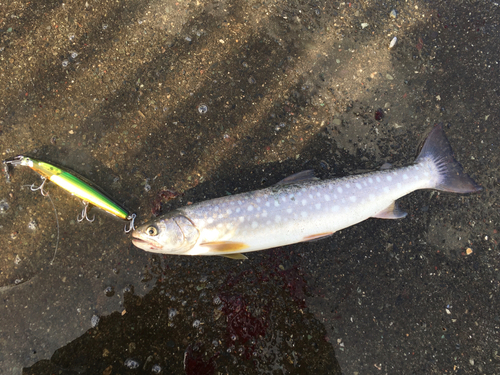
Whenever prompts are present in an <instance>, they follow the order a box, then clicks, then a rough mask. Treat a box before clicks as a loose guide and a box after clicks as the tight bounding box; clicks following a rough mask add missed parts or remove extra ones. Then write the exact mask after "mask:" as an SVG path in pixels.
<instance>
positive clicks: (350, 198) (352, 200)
mask: <svg viewBox="0 0 500 375" xmlns="http://www.w3.org/2000/svg"><path fill="white" fill-rule="evenodd" d="M349 200H350V201H351V202H352V203H354V202H356V200H357V198H356V197H355V196H354V195H352V196H350V197H349Z"/></svg>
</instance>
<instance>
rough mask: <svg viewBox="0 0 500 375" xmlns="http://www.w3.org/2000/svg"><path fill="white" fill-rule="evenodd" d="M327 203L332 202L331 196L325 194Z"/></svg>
mask: <svg viewBox="0 0 500 375" xmlns="http://www.w3.org/2000/svg"><path fill="white" fill-rule="evenodd" d="M325 201H327V202H330V196H329V195H327V194H325Z"/></svg>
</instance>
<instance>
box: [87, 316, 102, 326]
mask: <svg viewBox="0 0 500 375" xmlns="http://www.w3.org/2000/svg"><path fill="white" fill-rule="evenodd" d="M99 320H101V319H100V318H99V317H98V316H97V315H92V318H91V319H90V325H91V326H92V328H95V327H97V325H98V324H99Z"/></svg>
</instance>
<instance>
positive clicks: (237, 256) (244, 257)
mask: <svg viewBox="0 0 500 375" xmlns="http://www.w3.org/2000/svg"><path fill="white" fill-rule="evenodd" d="M221 257H224V258H229V259H235V260H245V259H248V258H247V257H246V256H244V255H243V254H227V255H221Z"/></svg>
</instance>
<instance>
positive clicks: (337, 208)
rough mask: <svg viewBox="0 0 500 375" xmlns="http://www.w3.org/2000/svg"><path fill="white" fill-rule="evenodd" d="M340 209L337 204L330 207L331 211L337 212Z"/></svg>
mask: <svg viewBox="0 0 500 375" xmlns="http://www.w3.org/2000/svg"><path fill="white" fill-rule="evenodd" d="M339 209H340V207H339V206H333V207H332V212H337V211H338V210H339Z"/></svg>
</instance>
